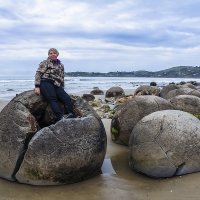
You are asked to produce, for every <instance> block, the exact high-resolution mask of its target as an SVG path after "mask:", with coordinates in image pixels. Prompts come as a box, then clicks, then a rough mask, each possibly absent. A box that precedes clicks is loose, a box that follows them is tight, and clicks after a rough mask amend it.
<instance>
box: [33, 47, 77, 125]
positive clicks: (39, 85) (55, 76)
mask: <svg viewBox="0 0 200 200" xmlns="http://www.w3.org/2000/svg"><path fill="white" fill-rule="evenodd" d="M58 55H59V52H58V50H57V49H55V48H51V49H49V51H48V58H47V59H46V60H44V61H42V62H41V63H40V65H39V67H38V69H37V71H36V74H35V94H36V95H40V94H42V95H43V96H44V98H45V99H46V100H47V101H48V103H49V104H50V106H51V109H52V111H53V112H54V114H55V116H56V119H55V121H56V122H57V121H59V120H60V119H62V118H63V117H64V114H63V112H62V110H61V108H60V106H59V101H61V102H62V103H63V104H64V107H65V110H66V112H67V113H68V115H66V116H65V118H66V117H67V118H74V117H75V114H74V112H73V105H72V101H71V98H70V96H69V95H68V94H67V93H66V92H65V90H64V65H63V64H62V63H61V62H60V60H59V59H57V58H58Z"/></svg>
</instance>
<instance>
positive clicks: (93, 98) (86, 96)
mask: <svg viewBox="0 0 200 200" xmlns="http://www.w3.org/2000/svg"><path fill="white" fill-rule="evenodd" d="M82 98H83V99H85V100H86V101H93V100H95V96H94V95H92V94H83V96H82Z"/></svg>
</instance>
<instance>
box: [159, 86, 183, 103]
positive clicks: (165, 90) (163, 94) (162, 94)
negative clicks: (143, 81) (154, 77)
mask: <svg viewBox="0 0 200 200" xmlns="http://www.w3.org/2000/svg"><path fill="white" fill-rule="evenodd" d="M179 88H180V86H179V85H175V84H169V85H167V86H165V87H163V88H162V90H161V91H160V97H162V98H164V99H167V94H168V92H170V91H171V90H175V89H179Z"/></svg>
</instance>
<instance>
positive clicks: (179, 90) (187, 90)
mask: <svg viewBox="0 0 200 200" xmlns="http://www.w3.org/2000/svg"><path fill="white" fill-rule="evenodd" d="M178 95H193V96H197V97H200V92H199V91H198V90H197V89H196V87H195V86H192V85H191V84H184V85H174V84H170V85H168V86H165V87H164V88H163V89H162V90H161V92H160V96H161V97H162V98H164V99H171V98H173V97H175V96H178Z"/></svg>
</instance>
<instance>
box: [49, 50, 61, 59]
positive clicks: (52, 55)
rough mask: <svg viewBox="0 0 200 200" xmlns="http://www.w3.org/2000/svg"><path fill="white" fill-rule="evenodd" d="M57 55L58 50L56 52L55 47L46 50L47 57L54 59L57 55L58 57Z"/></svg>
mask: <svg viewBox="0 0 200 200" xmlns="http://www.w3.org/2000/svg"><path fill="white" fill-rule="evenodd" d="M58 55H59V52H58V50H57V49H55V48H51V49H49V51H48V56H49V58H50V59H51V60H56V59H57V57H58Z"/></svg>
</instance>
